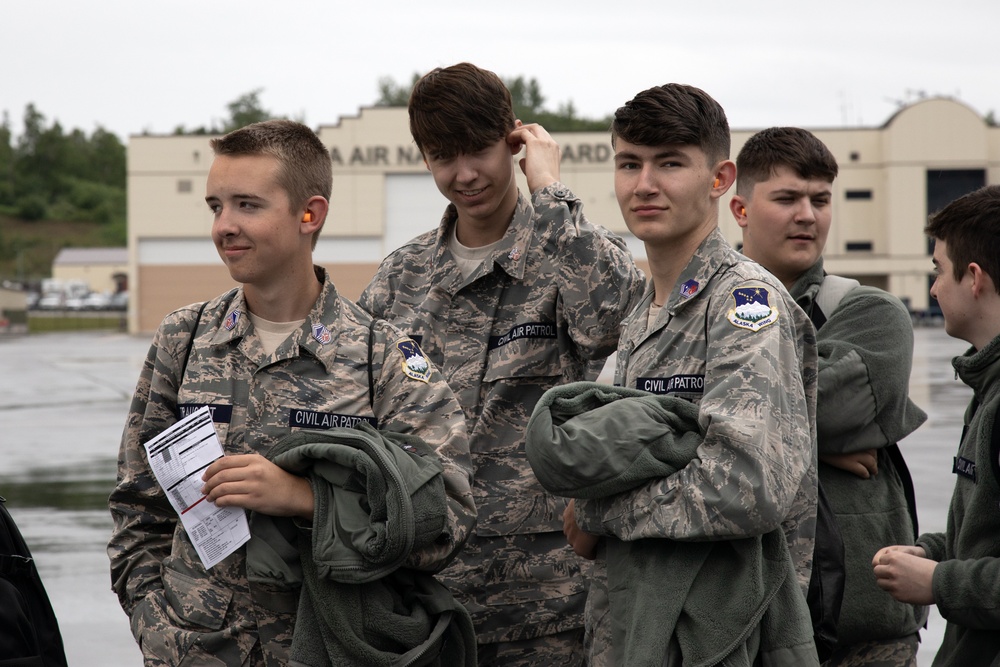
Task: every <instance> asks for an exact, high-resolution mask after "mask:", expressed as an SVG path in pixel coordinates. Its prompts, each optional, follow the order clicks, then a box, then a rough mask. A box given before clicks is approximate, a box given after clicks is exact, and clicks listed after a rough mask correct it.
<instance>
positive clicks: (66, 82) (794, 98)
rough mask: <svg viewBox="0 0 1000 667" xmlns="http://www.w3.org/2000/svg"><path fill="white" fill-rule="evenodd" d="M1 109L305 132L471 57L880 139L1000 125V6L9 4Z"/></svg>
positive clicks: (616, 95) (615, 92)
mask: <svg viewBox="0 0 1000 667" xmlns="http://www.w3.org/2000/svg"><path fill="white" fill-rule="evenodd" d="M0 16H2V26H0V72H2V75H0V111H4V110H6V111H7V112H8V113H9V115H10V124H11V129H12V130H13V131H14V133H15V134H17V133H19V132H20V130H21V127H22V117H23V113H24V107H25V105H26V104H28V103H29V102H32V103H34V104H35V106H36V108H37V109H38V110H39V111H40V112H42V113H43V114H44V115H45V116H46V119H47V120H48V121H49V122H52V121H53V120H58V121H59V122H60V123H61V124H62V126H63V128H64V129H66V130H69V129H72V128H81V129H83V130H84V131H86V132H88V133H90V132H91V131H93V130H94V129H95V128H96V127H97V126H102V127H104V128H105V129H107V130H110V131H112V132H114V133H116V134H118V136H119V137H121V138H122V139H123V140H126V139H127V137H128V136H129V135H132V134H139V133H142V132H150V133H154V134H163V133H170V132H172V131H173V129H174V128H175V127H177V126H178V125H184V126H186V127H188V128H194V127H198V126H202V125H206V126H207V125H211V124H212V123H213V122H215V121H220V120H221V119H223V118H224V117H226V115H227V110H226V104H227V103H228V102H231V101H233V100H234V99H236V98H237V97H239V96H240V95H242V94H244V93H246V92H249V91H252V90H254V89H257V88H261V89H263V92H262V94H261V101H262V103H263V106H264V107H265V108H266V109H268V110H269V111H271V112H272V113H273V114H275V115H281V116H289V117H295V118H299V119H301V120H303V121H304V122H305V123H306V124H308V125H310V126H312V127H318V126H320V125H332V124H336V123H337V121H338V120H339V119H340V118H341V117H342V116H353V115H356V114H357V113H358V110H359V109H360V108H361V107H363V106H367V105H370V104H372V103H373V102H374V101H375V99H376V98H377V96H378V88H377V82H378V79H379V77H382V76H391V77H393V78H394V79H395V80H396V81H398V82H404V81H406V82H408V81H409V79H410V77H411V75H412V74H413V72H415V71H420V72H424V71H426V70H428V69H431V68H433V67H437V66H444V65H450V64H453V63H455V62H459V61H462V60H468V61H470V62H473V63H475V64H477V65H479V66H481V67H485V68H487V69H492V70H493V71H495V72H497V73H498V74H500V75H501V76H504V77H514V76H518V75H524V76H526V77H528V78H532V77H534V78H536V79H538V82H539V84H540V85H541V90H542V93H543V94H544V96H545V98H546V106H547V107H548V108H551V109H553V110H554V109H556V108H557V107H558V105H559V104H560V103H565V102H567V101H570V100H572V101H573V103H574V104H575V106H576V108H577V111H578V113H579V115H581V116H586V117H603V116H605V115H606V114H609V113H611V112H613V111H614V109H615V108H617V107H618V106H620V105H621V104H622V103H623V102H625V101H626V100H628V99H630V98H631V97H632V96H633V95H634V94H635V93H637V92H639V91H640V90H643V89H645V88H648V87H650V86H653V85H657V84H662V83H667V82H672V81H675V82H681V83H689V84H692V85H696V86H698V87H700V88H703V89H705V90H706V91H707V92H708V93H709V94H711V95H712V96H713V97H715V98H716V99H717V100H719V102H720V103H721V104H722V106H723V107H724V108H725V109H726V112H727V115H728V116H729V121H730V125H731V126H732V127H733V128H737V129H757V128H762V127H767V126H770V125H800V126H803V127H807V128H828V127H841V126H854V127H856V126H877V125H881V124H882V123H883V122H885V121H886V120H887V119H888V118H889V116H891V115H892V113H893V112H894V111H895V110H896V109H897V108H898V105H899V103H901V102H905V101H915V100H916V99H917V98H918V97H919V96H920V95H927V96H933V95H947V96H952V97H956V98H958V99H959V100H961V101H963V102H965V103H966V104H968V105H969V106H971V107H972V108H973V109H974V110H976V111H977V112H979V113H980V114H985V113H987V112H988V111H990V110H993V111H995V112H997V113H998V114H1000V40H998V39H997V37H996V35H997V25H1000V1H998V0H911V1H910V2H905V3H904V2H891V1H890V0H842V1H841V2H836V3H834V2H828V3H819V2H779V1H777V0H745V1H744V2H739V3H736V2H718V1H715V0H708V1H703V2H694V1H690V0H688V1H685V2H674V1H672V0H655V1H646V0H635V1H632V2H629V1H627V0H605V1H602V2H592V1H590V0H577V1H576V2H546V1H545V0H534V2H504V3H502V2H463V3H458V2H443V1H440V0H384V1H382V2H379V1H378V0H353V1H352V2H338V1H335V0H326V1H322V2H320V1H312V0H282V1H280V2H274V1H270V2H269V1H266V0H238V1H237V0H199V1H197V2H195V1H193V0H172V1H171V2H157V1H155V0H145V1H136V0H102V1H101V2H87V1H86V0H83V1H81V0H75V1H71V0H8V1H7V2H4V3H3V4H2V15H0Z"/></svg>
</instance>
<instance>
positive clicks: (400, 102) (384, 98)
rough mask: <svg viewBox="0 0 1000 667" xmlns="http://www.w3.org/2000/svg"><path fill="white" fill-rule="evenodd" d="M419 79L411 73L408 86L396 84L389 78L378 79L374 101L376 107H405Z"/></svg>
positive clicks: (415, 74)
mask: <svg viewBox="0 0 1000 667" xmlns="http://www.w3.org/2000/svg"><path fill="white" fill-rule="evenodd" d="M419 79H420V75H419V74H417V73H416V72H414V73H413V78H412V79H411V80H410V84H409V85H406V84H403V83H396V81H395V79H393V78H392V77H391V76H383V77H379V80H378V99H377V100H375V106H377V107H405V106H406V105H407V104H409V102H410V92H411V91H412V90H413V86H414V85H415V84H416V83H417V81H418V80H419Z"/></svg>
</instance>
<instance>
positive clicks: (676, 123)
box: [611, 83, 730, 165]
mask: <svg viewBox="0 0 1000 667" xmlns="http://www.w3.org/2000/svg"><path fill="white" fill-rule="evenodd" d="M617 137H621V138H622V139H623V140H625V141H627V142H629V143H630V144H635V145H637V146H663V145H666V144H682V145H687V146H698V147H699V148H701V150H702V151H703V152H704V153H705V155H706V157H707V158H708V160H709V163H710V165H711V164H714V163H715V162H718V161H719V160H725V159H727V158H728V157H729V148H730V135H729V121H728V120H726V112H725V111H723V110H722V107H721V106H720V105H719V103H718V102H716V101H715V100H714V99H713V98H712V97H711V96H710V95H709V94H708V93H706V92H705V91H704V90H701V89H700V88H695V87H694V86H688V85H685V84H682V83H668V84H666V85H663V86H656V87H655V88H650V89H649V90H644V91H642V92H641V93H639V94H638V95H636V96H635V97H633V98H632V99H631V100H629V101H628V102H626V103H625V105H624V106H622V107H619V108H618V110H617V111H615V119H614V121H613V122H612V124H611V143H612V145H613V144H614V142H615V139H616V138H617Z"/></svg>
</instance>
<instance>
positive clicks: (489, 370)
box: [360, 63, 644, 667]
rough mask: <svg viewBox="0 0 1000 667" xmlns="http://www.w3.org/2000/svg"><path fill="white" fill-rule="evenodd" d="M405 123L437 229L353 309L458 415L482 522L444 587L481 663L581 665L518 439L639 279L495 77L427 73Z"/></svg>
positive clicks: (592, 348) (461, 69)
mask: <svg viewBox="0 0 1000 667" xmlns="http://www.w3.org/2000/svg"><path fill="white" fill-rule="evenodd" d="M409 115H410V129H411V132H412V134H413V139H414V141H415V142H416V143H417V146H419V148H420V150H421V151H422V153H423V156H424V161H425V162H426V164H427V168H428V169H429V170H430V172H431V175H432V176H433V178H434V182H435V184H436V185H437V188H438V189H439V190H440V191H441V193H442V194H443V195H444V196H445V197H446V198H447V199H448V200H449V202H450V204H449V206H448V208H447V210H446V211H445V214H444V217H443V218H442V220H441V223H440V225H439V227H438V228H437V229H434V230H432V231H430V232H427V233H426V234H423V235H422V236H419V237H417V238H416V239H414V240H412V241H410V242H409V243H407V244H406V245H404V246H402V247H401V248H399V249H398V250H396V251H395V252H393V253H392V254H390V255H389V257H387V258H386V259H385V261H384V262H383V263H382V266H381V267H380V268H379V270H378V272H377V273H376V275H375V277H374V278H373V279H372V281H371V283H370V284H369V285H368V287H367V289H366V290H365V291H364V293H363V294H362V296H361V299H360V304H361V305H362V306H363V307H365V308H367V309H368V310H369V311H370V312H371V313H372V314H373V315H375V316H376V317H384V318H386V319H388V320H389V321H390V322H393V323H395V324H396V325H397V326H399V327H400V328H401V329H403V330H404V331H406V332H407V333H409V334H410V335H411V336H413V337H414V338H416V339H418V340H419V341H420V345H421V347H422V348H423V349H424V351H425V352H426V353H427V355H428V356H429V358H430V359H431V360H432V361H433V363H435V364H436V365H437V366H438V367H440V368H441V369H442V371H443V372H444V374H445V376H446V377H447V378H448V379H449V382H450V384H451V386H452V388H453V389H454V390H455V394H456V395H457V396H458V399H459V403H460V404H461V405H462V408H463V409H464V410H465V418H466V423H467V425H468V430H469V434H470V439H471V440H470V445H471V448H472V457H473V464H474V466H475V476H474V480H473V493H474V495H475V498H476V505H477V508H478V511H479V520H478V524H477V528H476V532H475V535H474V536H473V537H472V539H470V540H469V542H468V544H467V545H466V547H465V549H464V550H463V551H462V553H461V555H460V556H459V558H458V559H457V560H456V562H455V563H454V564H453V565H452V566H450V567H449V568H448V569H447V570H445V572H444V573H443V575H442V576H443V577H444V578H445V580H446V581H447V582H448V583H449V585H450V586H451V587H452V590H453V591H454V592H455V593H456V595H457V596H458V597H459V599H460V600H462V601H463V602H464V603H465V604H466V607H467V608H468V609H469V611H470V612H471V613H472V616H473V620H474V622H475V624H476V634H477V638H478V641H479V664H480V665H481V666H482V667H490V666H493V665H499V666H503V667H518V666H528V665H537V666H539V667H541V666H545V667H550V666H554V665H578V664H579V663H580V661H581V659H582V657H581V656H582V640H583V607H584V601H585V599H586V586H585V578H584V577H583V576H582V575H581V567H582V565H583V563H582V561H581V560H580V559H579V558H577V557H576V556H575V555H574V554H573V552H572V551H571V550H570V549H569V547H568V546H567V545H566V541H565V539H564V537H563V535H562V514H563V508H564V507H565V501H563V500H562V499H559V498H556V497H554V496H552V495H551V494H548V493H546V492H545V490H544V489H542V488H541V486H540V485H539V484H538V481H537V480H536V479H535V477H534V475H533V474H532V473H531V469H530V467H529V466H528V463H527V460H526V458H525V453H524V432H525V427H526V424H527V421H528V417H529V416H530V415H531V411H532V409H533V408H534V405H535V403H536V402H537V400H538V398H539V397H540V396H541V395H542V393H544V392H545V390H546V389H549V388H550V387H554V386H557V385H562V384H566V383H569V382H573V381H576V380H585V379H595V378H596V376H597V374H598V372H599V371H600V369H601V367H602V366H603V361H604V359H605V358H606V357H607V356H608V355H609V354H610V353H611V352H613V351H614V349H615V345H616V343H617V342H618V335H619V333H620V324H621V321H622V319H623V318H624V317H625V315H626V314H627V313H628V312H629V310H630V309H631V307H632V304H633V302H634V300H635V299H636V297H637V296H638V294H639V293H641V291H642V287H643V284H644V283H643V277H642V274H641V273H640V272H639V271H638V270H637V269H636V267H635V265H634V263H633V261H632V257H631V255H630V254H629V252H628V250H627V249H626V247H625V244H624V242H623V241H622V240H621V239H620V238H618V237H617V236H615V235H614V234H611V233H610V232H608V231H607V230H605V229H603V228H601V227H599V226H597V225H593V224H591V223H590V222H589V221H588V220H587V219H586V217H585V216H584V214H583V210H582V204H581V202H580V199H579V198H578V197H577V196H576V195H574V194H573V193H572V192H570V190H569V189H568V188H566V187H565V186H564V185H563V184H562V183H560V182H559V164H560V163H559V146H558V145H557V144H556V143H555V141H553V140H552V138H551V137H550V136H549V134H548V133H547V132H546V131H545V129H544V128H542V127H540V126H539V125H534V124H531V125H524V124H522V123H521V121H520V120H517V119H516V118H515V116H514V112H513V108H512V104H511V97H510V93H509V92H508V91H507V89H506V87H505V86H504V84H503V82H502V81H501V80H500V78H499V77H498V76H497V75H496V74H494V73H493V72H489V71H486V70H483V69H481V68H479V67H476V66H474V65H471V64H469V63H460V64H458V65H453V66H451V67H445V68H438V69H435V70H433V71H431V72H429V73H428V74H426V75H425V76H423V77H422V78H421V79H420V80H419V81H417V83H416V85H415V86H414V88H413V93H412V95H411V97H410V104H409ZM522 149H523V151H524V156H523V157H522V158H521V159H520V161H519V162H520V167H521V169H522V171H523V172H524V174H525V176H526V180H527V185H528V189H529V191H530V193H524V194H522V193H521V192H520V191H519V190H518V187H517V182H516V180H515V173H516V172H515V168H516V166H515V162H514V156H515V155H517V154H518V153H519V152H520V151H522Z"/></svg>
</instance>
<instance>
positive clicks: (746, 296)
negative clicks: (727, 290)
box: [726, 287, 778, 331]
mask: <svg viewBox="0 0 1000 667" xmlns="http://www.w3.org/2000/svg"><path fill="white" fill-rule="evenodd" d="M733 303H734V308H733V309H732V310H730V311H729V313H728V314H727V315H726V319H728V320H729V322H730V323H731V324H732V325H733V326H736V327H739V328H741V329H748V330H750V331H760V330H761V329H763V328H764V327H766V326H769V325H771V324H774V323H775V322H777V321H778V309H777V308H772V307H771V304H770V295H769V294H768V293H767V289H766V288H764V287H741V288H739V289H737V290H733Z"/></svg>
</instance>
